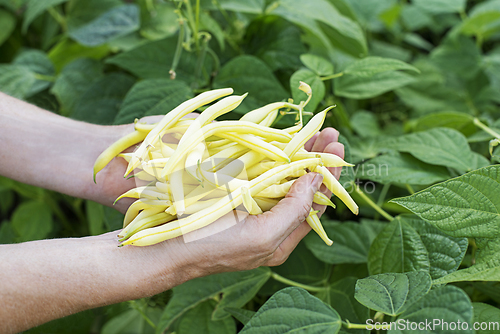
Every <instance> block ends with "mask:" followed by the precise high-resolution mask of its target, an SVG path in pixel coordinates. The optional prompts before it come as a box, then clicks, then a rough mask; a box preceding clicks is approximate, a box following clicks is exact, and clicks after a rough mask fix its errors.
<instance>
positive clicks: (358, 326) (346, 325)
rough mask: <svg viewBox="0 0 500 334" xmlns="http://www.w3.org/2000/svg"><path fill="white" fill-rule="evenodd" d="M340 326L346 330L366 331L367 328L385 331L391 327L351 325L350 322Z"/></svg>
mask: <svg viewBox="0 0 500 334" xmlns="http://www.w3.org/2000/svg"><path fill="white" fill-rule="evenodd" d="M342 325H344V327H346V328H348V329H351V328H352V329H366V330H368V328H371V329H375V330H380V329H382V330H387V329H389V328H390V326H391V325H364V324H351V323H350V322H343V321H342Z"/></svg>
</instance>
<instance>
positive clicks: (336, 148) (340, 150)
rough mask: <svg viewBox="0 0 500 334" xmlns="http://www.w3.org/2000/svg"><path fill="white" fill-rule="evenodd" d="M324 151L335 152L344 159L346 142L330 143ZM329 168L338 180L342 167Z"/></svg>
mask: <svg viewBox="0 0 500 334" xmlns="http://www.w3.org/2000/svg"><path fill="white" fill-rule="evenodd" d="M324 152H325V153H332V154H335V155H337V156H339V157H341V158H342V159H344V144H342V143H339V142H333V143H330V144H328V145H327V146H326V147H325V149H324ZM328 169H329V170H330V172H331V173H332V174H333V175H334V176H335V178H336V179H337V180H338V179H339V178H340V172H341V171H342V167H332V168H328Z"/></svg>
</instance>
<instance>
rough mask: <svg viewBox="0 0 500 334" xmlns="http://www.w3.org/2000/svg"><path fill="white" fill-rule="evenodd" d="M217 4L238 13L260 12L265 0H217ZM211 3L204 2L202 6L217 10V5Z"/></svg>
mask: <svg viewBox="0 0 500 334" xmlns="http://www.w3.org/2000/svg"><path fill="white" fill-rule="evenodd" d="M217 4H218V6H220V8H222V9H225V10H230V11H233V12H239V13H248V14H262V11H263V10H264V6H265V0H248V1H239V0H218V1H217ZM218 6H215V5H213V4H211V5H207V4H205V5H204V6H203V7H207V8H208V9H213V10H218V9H219V7H218Z"/></svg>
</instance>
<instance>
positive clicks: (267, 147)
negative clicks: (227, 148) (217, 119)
mask: <svg viewBox="0 0 500 334" xmlns="http://www.w3.org/2000/svg"><path fill="white" fill-rule="evenodd" d="M219 135H220V136H221V137H224V138H227V139H230V140H233V141H235V142H237V143H239V144H241V145H243V146H246V147H248V148H249V149H251V150H254V151H257V152H259V153H261V154H263V155H265V156H266V157H268V158H269V159H272V160H276V161H281V162H290V158H289V157H288V156H287V155H286V154H285V153H284V152H283V150H281V149H279V148H278V147H276V146H274V145H271V144H270V143H268V142H265V141H264V140H262V139H260V138H258V137H256V136H252V135H249V134H237V133H229V132H227V133H221V134H219Z"/></svg>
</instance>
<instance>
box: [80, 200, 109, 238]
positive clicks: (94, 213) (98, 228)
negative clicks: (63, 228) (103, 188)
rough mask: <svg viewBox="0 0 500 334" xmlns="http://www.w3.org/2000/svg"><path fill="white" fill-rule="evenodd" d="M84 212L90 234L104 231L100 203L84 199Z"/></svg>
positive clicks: (102, 211) (102, 212)
mask: <svg viewBox="0 0 500 334" xmlns="http://www.w3.org/2000/svg"><path fill="white" fill-rule="evenodd" d="M85 213H86V215H87V220H88V223H89V231H90V234H91V235H99V234H102V233H104V232H106V229H105V227H104V210H103V205H102V204H98V203H96V202H93V201H89V200H87V201H85Z"/></svg>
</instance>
